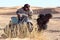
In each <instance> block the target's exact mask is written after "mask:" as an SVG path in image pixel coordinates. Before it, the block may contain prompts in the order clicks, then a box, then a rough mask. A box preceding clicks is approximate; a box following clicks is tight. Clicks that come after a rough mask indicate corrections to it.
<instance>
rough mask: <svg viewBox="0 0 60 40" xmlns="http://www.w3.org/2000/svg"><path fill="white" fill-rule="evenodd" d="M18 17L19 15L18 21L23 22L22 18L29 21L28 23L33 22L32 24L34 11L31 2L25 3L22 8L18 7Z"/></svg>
mask: <svg viewBox="0 0 60 40" xmlns="http://www.w3.org/2000/svg"><path fill="white" fill-rule="evenodd" d="M16 14H17V17H18V23H20V22H23V21H22V20H23V19H24V18H25V19H24V22H27V24H29V23H31V24H32V21H31V19H32V14H33V11H32V10H31V9H30V5H29V4H25V5H24V6H23V7H22V8H20V9H18V10H17V11H16Z"/></svg>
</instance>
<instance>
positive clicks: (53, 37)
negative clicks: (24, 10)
mask: <svg viewBox="0 0 60 40" xmlns="http://www.w3.org/2000/svg"><path fill="white" fill-rule="evenodd" d="M52 15H53V17H52V18H51V19H50V21H49V23H48V27H47V29H46V30H44V31H41V32H38V31H37V29H36V28H37V24H36V19H37V16H38V14H37V15H36V14H34V15H33V25H34V26H33V27H34V29H33V31H32V33H31V34H30V33H29V34H28V37H25V38H18V37H16V38H5V36H4V35H3V37H2V36H1V35H2V34H4V31H3V29H4V28H5V27H6V25H8V24H9V22H10V20H11V17H13V16H14V17H17V16H16V15H0V40H60V14H52Z"/></svg>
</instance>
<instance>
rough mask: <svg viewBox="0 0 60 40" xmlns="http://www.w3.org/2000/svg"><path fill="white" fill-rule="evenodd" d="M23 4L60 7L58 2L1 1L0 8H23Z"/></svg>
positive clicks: (31, 0) (55, 0)
mask: <svg viewBox="0 0 60 40" xmlns="http://www.w3.org/2000/svg"><path fill="white" fill-rule="evenodd" d="M24 4H30V5H31V6H34V7H43V8H47V7H48V8H49V7H52V8H53V7H60V0H52V1H51V0H47V1H45V0H38V1H37V0H6V1H4V0H1V1H0V7H15V6H23V5H24Z"/></svg>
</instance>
